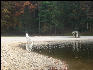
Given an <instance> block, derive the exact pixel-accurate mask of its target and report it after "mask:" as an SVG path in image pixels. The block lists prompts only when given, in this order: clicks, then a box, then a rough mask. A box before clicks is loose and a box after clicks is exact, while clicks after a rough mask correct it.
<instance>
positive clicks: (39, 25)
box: [38, 2, 40, 34]
mask: <svg viewBox="0 0 93 70" xmlns="http://www.w3.org/2000/svg"><path fill="white" fill-rule="evenodd" d="M39 12H40V8H39V2H38V13H39ZM39 34H40V15H39Z"/></svg>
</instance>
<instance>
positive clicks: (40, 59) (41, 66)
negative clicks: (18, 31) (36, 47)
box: [1, 37, 68, 70]
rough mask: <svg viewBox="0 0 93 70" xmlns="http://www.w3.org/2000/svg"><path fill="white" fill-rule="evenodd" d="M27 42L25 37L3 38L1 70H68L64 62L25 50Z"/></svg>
mask: <svg viewBox="0 0 93 70" xmlns="http://www.w3.org/2000/svg"><path fill="white" fill-rule="evenodd" d="M25 42H26V38H25V37H1V70H67V68H68V65H67V64H66V63H65V62H64V61H62V60H58V59H54V58H52V57H49V56H44V55H41V54H38V53H36V52H28V51H27V50H26V49H23V48H22V47H25V46H24V45H23V46H22V45H20V44H24V43H25Z"/></svg>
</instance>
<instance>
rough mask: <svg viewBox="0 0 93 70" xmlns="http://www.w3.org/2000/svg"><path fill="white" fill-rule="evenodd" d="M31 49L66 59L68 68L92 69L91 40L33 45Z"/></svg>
mask: <svg viewBox="0 0 93 70" xmlns="http://www.w3.org/2000/svg"><path fill="white" fill-rule="evenodd" d="M33 51H35V52H38V53H40V54H44V55H48V56H52V57H54V58H57V59H60V60H61V59H62V60H64V61H66V62H67V63H68V64H69V68H70V69H69V70H93V67H92V66H93V42H82V41H71V42H61V43H55V44H47V45H42V46H35V45H34V47H33Z"/></svg>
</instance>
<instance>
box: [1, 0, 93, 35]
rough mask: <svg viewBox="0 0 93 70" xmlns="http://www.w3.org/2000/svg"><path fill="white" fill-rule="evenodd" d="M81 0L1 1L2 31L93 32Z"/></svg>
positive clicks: (52, 33) (44, 32)
mask: <svg viewBox="0 0 93 70" xmlns="http://www.w3.org/2000/svg"><path fill="white" fill-rule="evenodd" d="M92 22H93V19H90V18H88V17H87V9H86V8H82V7H81V6H80V2H79V1H1V33H2V34H5V33H6V34H24V33H26V32H28V33H30V34H41V35H56V34H61V35H64V34H65V33H69V32H72V31H73V30H78V31H80V32H87V31H92V30H93V28H92V27H91V26H92Z"/></svg>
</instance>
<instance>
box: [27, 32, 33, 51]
mask: <svg viewBox="0 0 93 70" xmlns="http://www.w3.org/2000/svg"><path fill="white" fill-rule="evenodd" d="M26 40H27V43H26V50H28V51H31V50H32V46H33V41H32V43H31V39H30V37H29V35H28V33H26Z"/></svg>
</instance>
